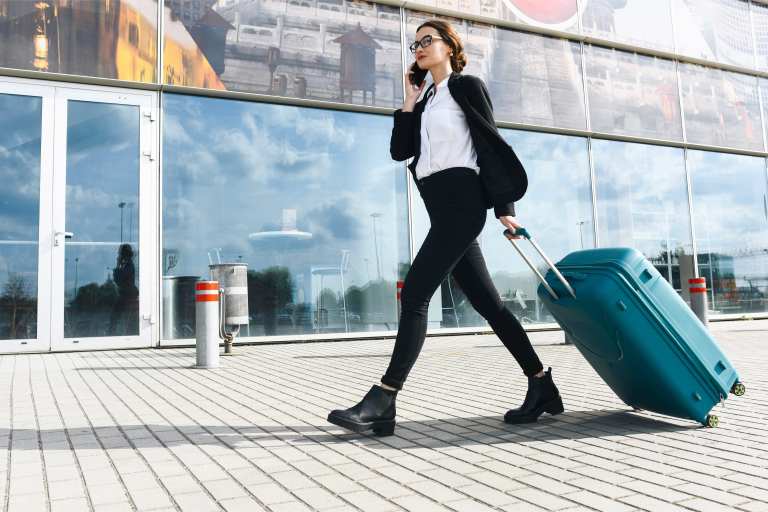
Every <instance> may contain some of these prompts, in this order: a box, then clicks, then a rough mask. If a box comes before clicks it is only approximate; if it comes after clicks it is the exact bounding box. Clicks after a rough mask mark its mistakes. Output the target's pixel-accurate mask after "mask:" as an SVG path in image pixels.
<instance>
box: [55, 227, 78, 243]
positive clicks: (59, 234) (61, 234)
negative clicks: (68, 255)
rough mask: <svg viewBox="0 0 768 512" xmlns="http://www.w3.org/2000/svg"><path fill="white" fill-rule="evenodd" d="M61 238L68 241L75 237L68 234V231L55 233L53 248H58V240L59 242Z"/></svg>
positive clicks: (70, 233) (72, 234)
mask: <svg viewBox="0 0 768 512" xmlns="http://www.w3.org/2000/svg"><path fill="white" fill-rule="evenodd" d="M62 236H63V237H64V238H66V239H67V240H69V239H70V238H72V237H73V236H75V234H74V233H72V232H70V231H57V232H56V233H54V234H53V246H54V247H58V246H59V245H60V244H61V243H60V241H59V240H60V237H62Z"/></svg>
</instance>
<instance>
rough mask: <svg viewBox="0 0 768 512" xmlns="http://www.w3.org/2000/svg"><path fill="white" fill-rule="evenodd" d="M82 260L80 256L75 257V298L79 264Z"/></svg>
mask: <svg viewBox="0 0 768 512" xmlns="http://www.w3.org/2000/svg"><path fill="white" fill-rule="evenodd" d="M79 262H80V258H75V298H77V264H78V263H79Z"/></svg>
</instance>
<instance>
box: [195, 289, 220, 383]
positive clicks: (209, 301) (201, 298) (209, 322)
mask: <svg viewBox="0 0 768 512" xmlns="http://www.w3.org/2000/svg"><path fill="white" fill-rule="evenodd" d="M195 306H196V314H197V319H196V322H195V323H196V327H197V328H196V331H197V333H196V338H197V339H196V342H197V343H196V356H197V357H196V365H195V368H216V367H218V366H219V283H218V281H198V282H197V283H196V284H195Z"/></svg>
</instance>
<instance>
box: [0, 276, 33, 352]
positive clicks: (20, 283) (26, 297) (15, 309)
mask: <svg viewBox="0 0 768 512" xmlns="http://www.w3.org/2000/svg"><path fill="white" fill-rule="evenodd" d="M34 306H35V299H34V297H32V295H31V294H30V293H29V285H28V283H27V280H26V279H25V278H24V276H23V275H21V274H16V273H12V274H10V276H9V277H8V281H7V282H6V283H5V286H4V287H3V294H2V295H0V309H4V310H9V311H10V323H9V332H8V334H7V335H6V336H3V337H4V338H6V339H16V338H18V337H19V334H21V333H19V330H20V328H21V327H22V326H23V325H24V324H25V323H26V322H25V321H26V319H27V318H26V316H27V315H21V316H19V313H20V312H24V311H27V312H31V311H34Z"/></svg>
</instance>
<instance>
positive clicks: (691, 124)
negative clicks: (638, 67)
mask: <svg viewBox="0 0 768 512" xmlns="http://www.w3.org/2000/svg"><path fill="white" fill-rule="evenodd" d="M680 80H681V85H682V89H683V108H684V109H685V132H686V135H687V137H688V142H694V143H698V144H710V145H714V146H727V147H733V148H742V149H754V150H762V149H763V133H762V130H761V129H760V128H761V126H760V102H759V100H758V96H757V77H755V76H748V75H742V74H740V73H731V72H728V71H722V70H719V69H712V68H707V67H704V66H697V65H694V64H680Z"/></svg>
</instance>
